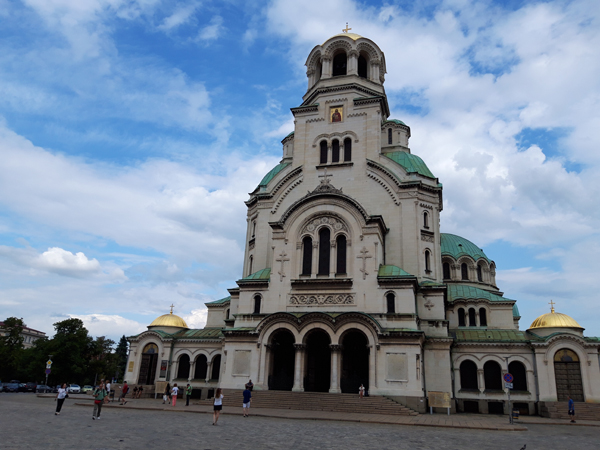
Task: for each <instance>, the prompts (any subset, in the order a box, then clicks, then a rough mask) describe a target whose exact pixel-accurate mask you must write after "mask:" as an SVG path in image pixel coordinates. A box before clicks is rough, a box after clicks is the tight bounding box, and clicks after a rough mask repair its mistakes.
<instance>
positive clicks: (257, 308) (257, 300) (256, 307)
mask: <svg viewBox="0 0 600 450" xmlns="http://www.w3.org/2000/svg"><path fill="white" fill-rule="evenodd" d="M253 314H260V295H255V296H254V312H253Z"/></svg>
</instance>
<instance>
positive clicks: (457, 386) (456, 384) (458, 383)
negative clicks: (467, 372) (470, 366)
mask: <svg viewBox="0 0 600 450" xmlns="http://www.w3.org/2000/svg"><path fill="white" fill-rule="evenodd" d="M460 386H461V381H460V368H458V367H455V368H454V392H458V391H460Z"/></svg>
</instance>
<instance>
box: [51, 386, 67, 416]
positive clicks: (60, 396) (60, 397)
mask: <svg viewBox="0 0 600 450" xmlns="http://www.w3.org/2000/svg"><path fill="white" fill-rule="evenodd" d="M65 398H67V383H63V384H61V385H60V387H59V388H58V393H57V394H56V397H54V401H56V411H55V412H54V415H55V416H58V415H59V414H60V410H61V408H62V405H63V403H64V402H65Z"/></svg>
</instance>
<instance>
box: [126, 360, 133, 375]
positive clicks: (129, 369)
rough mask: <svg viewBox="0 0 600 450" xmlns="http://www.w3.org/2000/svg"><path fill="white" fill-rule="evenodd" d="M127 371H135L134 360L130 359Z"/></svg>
mask: <svg viewBox="0 0 600 450" xmlns="http://www.w3.org/2000/svg"><path fill="white" fill-rule="evenodd" d="M127 372H133V361H129V367H128V368H127Z"/></svg>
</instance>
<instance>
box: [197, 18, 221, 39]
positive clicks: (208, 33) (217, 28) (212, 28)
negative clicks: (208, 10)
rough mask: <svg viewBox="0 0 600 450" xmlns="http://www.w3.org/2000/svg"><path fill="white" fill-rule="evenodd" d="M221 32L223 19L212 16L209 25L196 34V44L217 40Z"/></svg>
mask: <svg viewBox="0 0 600 450" xmlns="http://www.w3.org/2000/svg"><path fill="white" fill-rule="evenodd" d="M222 31H223V18H222V17H221V16H213V18H212V19H210V24H209V25H207V26H205V27H204V28H202V29H201V30H200V31H199V32H198V36H197V37H196V39H195V40H196V42H199V43H201V44H205V43H206V41H214V40H215V39H217V38H218V37H219V36H220V35H221V33H222Z"/></svg>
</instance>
